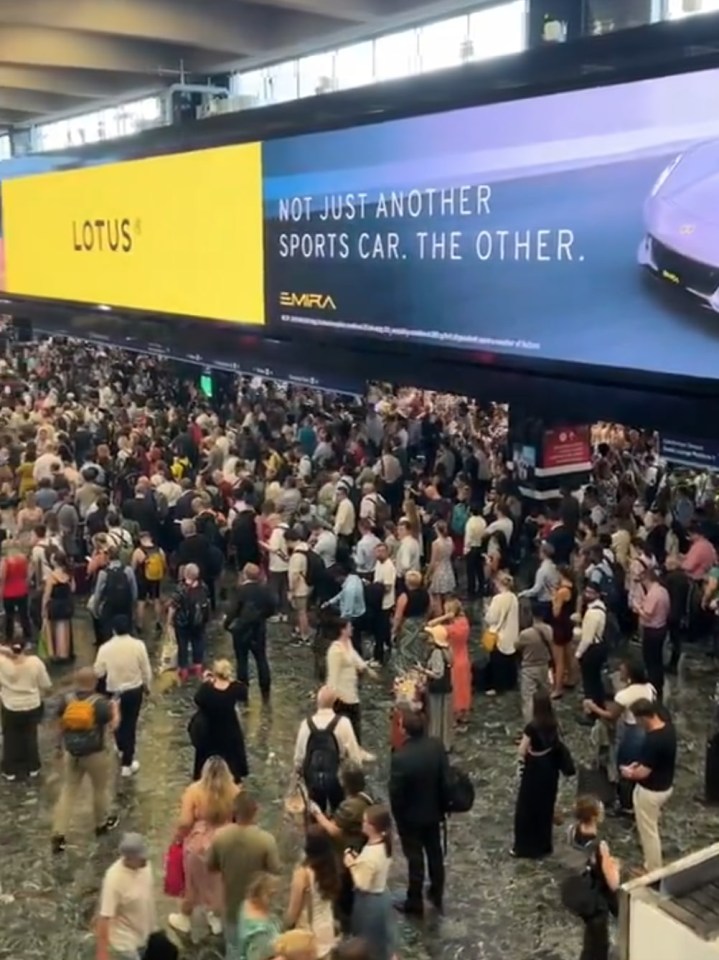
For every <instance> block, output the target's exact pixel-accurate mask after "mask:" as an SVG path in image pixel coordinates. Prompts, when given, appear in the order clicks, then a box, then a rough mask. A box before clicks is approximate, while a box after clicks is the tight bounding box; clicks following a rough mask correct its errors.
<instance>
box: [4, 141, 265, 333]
mask: <svg viewBox="0 0 719 960" xmlns="http://www.w3.org/2000/svg"><path fill="white" fill-rule="evenodd" d="M0 173H2V170H1V168H0ZM2 226H3V230H2V233H3V249H4V258H3V259H4V278H3V277H2V276H0V281H2V282H1V284H0V288H2V289H4V290H6V291H7V292H8V293H12V294H17V295H28V296H33V297H43V298H47V299H52V300H68V301H76V302H83V303H91V304H111V305H112V306H114V307H129V308H134V309H140V310H147V311H150V312H152V311H158V312H161V313H169V314H180V315H188V316H198V317H210V318H212V319H215V320H224V321H228V322H237V323H246V324H261V323H262V322H263V321H264V300H265V295H264V284H263V252H262V246H263V245H262V230H263V224H262V156H261V146H260V144H258V143H253V144H244V145H239V146H229V147H218V148H213V149H209V150H202V151H195V152H191V153H177V154H171V155H168V156H161V157H152V158H147V159H142V160H129V161H126V162H122V163H110V164H104V165H98V166H91V167H87V168H79V169H72V170H64V171H59V172H53V173H40V174H38V175H35V176H28V177H20V178H17V179H9V180H6V181H4V182H3V184H2Z"/></svg>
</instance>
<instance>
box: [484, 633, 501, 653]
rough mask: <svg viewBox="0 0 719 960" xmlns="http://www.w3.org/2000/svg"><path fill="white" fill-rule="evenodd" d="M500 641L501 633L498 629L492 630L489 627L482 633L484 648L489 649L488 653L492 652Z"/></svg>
mask: <svg viewBox="0 0 719 960" xmlns="http://www.w3.org/2000/svg"><path fill="white" fill-rule="evenodd" d="M498 641H499V634H498V633H497V631H496V630H491V629H490V628H489V627H488V628H487V629H486V630H485V631H484V633H483V634H482V641H481V643H482V646H483V647H484V649H485V650H486V651H487V653H491V652H492V651H493V650H494V648H495V647H496V646H497V643H498Z"/></svg>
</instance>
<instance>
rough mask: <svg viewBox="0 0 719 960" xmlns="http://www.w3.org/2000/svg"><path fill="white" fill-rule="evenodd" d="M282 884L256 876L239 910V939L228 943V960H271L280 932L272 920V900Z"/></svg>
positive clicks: (268, 876) (266, 876) (269, 876)
mask: <svg viewBox="0 0 719 960" xmlns="http://www.w3.org/2000/svg"><path fill="white" fill-rule="evenodd" d="M278 889H279V880H278V878H277V877H276V876H274V874H271V873H258V874H256V875H255V877H254V878H253V880H252V881H251V883H250V886H249V888H248V890H247V897H246V898H245V902H244V903H243V904H242V907H241V909H240V919H239V923H238V925H237V934H236V937H234V938H233V937H230V938H229V940H228V950H227V954H226V960H271V958H272V957H274V956H276V944H277V940H278V939H279V935H280V931H279V928H278V926H277V924H276V922H275V921H274V920H273V919H272V900H273V898H274V896H275V895H276V894H277V891H278Z"/></svg>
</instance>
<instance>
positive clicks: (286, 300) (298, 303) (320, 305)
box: [280, 290, 337, 310]
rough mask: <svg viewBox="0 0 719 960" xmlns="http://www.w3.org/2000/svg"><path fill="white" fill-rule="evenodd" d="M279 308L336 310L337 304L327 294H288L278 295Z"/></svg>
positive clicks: (283, 292)
mask: <svg viewBox="0 0 719 960" xmlns="http://www.w3.org/2000/svg"><path fill="white" fill-rule="evenodd" d="M280 306H281V307H295V308H296V307H300V308H301V309H302V310H336V309H337V304H336V303H335V302H334V300H333V299H332V297H331V296H330V295H329V294H328V293H288V292H287V291H284V290H283V291H282V293H281V294H280Z"/></svg>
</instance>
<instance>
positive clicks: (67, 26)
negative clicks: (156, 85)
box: [0, 0, 270, 54]
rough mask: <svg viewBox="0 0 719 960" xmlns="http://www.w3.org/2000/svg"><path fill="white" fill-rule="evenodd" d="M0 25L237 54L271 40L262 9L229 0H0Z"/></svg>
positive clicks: (265, 15)
mask: <svg viewBox="0 0 719 960" xmlns="http://www.w3.org/2000/svg"><path fill="white" fill-rule="evenodd" d="M0 23H4V24H7V25H8V26H16V27H32V28H53V29H57V30H63V31H71V32H73V33H80V34H83V35H86V34H88V35H93V34H97V35H100V36H108V37H122V38H127V39H131V40H152V41H156V42H162V43H171V44H178V45H180V46H187V47H196V48H199V49H204V50H213V51H217V52H220V53H236V54H243V53H254V52H256V51H257V50H258V49H265V48H266V47H267V44H268V41H269V39H270V37H269V23H268V18H267V11H266V9H265V8H264V7H263V6H256V5H255V4H250V5H244V4H242V5H240V4H239V3H236V2H233V0H202V2H201V3H198V2H196V0H72V2H65V3H59V2H58V0H3V3H2V7H1V8H0Z"/></svg>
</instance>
